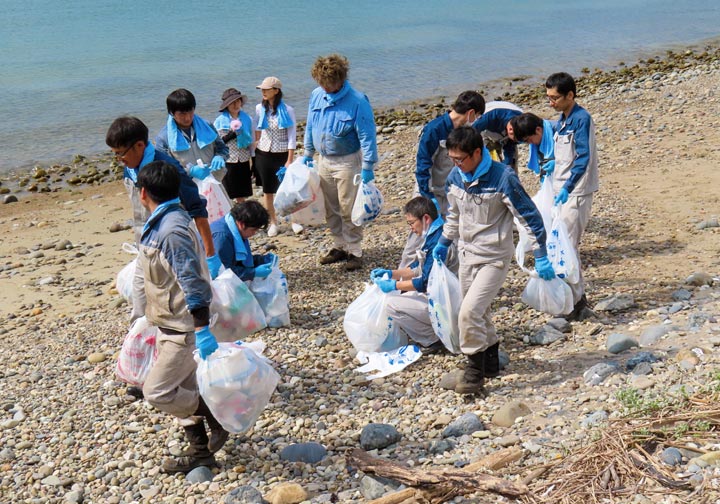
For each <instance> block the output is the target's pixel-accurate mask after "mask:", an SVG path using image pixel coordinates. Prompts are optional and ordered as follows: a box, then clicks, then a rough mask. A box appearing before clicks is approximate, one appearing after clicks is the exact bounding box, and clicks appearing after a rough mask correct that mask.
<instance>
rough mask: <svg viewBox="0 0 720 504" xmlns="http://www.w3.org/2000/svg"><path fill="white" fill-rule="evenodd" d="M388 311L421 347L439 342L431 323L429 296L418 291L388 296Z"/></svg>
mask: <svg viewBox="0 0 720 504" xmlns="http://www.w3.org/2000/svg"><path fill="white" fill-rule="evenodd" d="M387 310H388V316H389V317H391V318H392V319H393V321H394V322H395V323H396V324H397V326H398V327H399V328H400V329H402V331H403V332H404V333H405V334H407V335H408V338H410V339H411V340H413V341H415V342H416V343H418V344H419V345H422V346H424V347H427V346H430V345H432V344H433V343H435V342H436V341H438V337H437V336H436V335H435V331H434V330H433V328H432V323H431V322H430V312H429V311H428V297H427V294H425V293H422V292H417V291H409V292H403V293H402V294H400V293H393V294H392V295H390V296H388V299H387Z"/></svg>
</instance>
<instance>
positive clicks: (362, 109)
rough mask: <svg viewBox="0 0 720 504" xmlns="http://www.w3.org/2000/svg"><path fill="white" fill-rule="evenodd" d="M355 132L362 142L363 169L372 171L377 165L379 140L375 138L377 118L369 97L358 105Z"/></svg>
mask: <svg viewBox="0 0 720 504" xmlns="http://www.w3.org/2000/svg"><path fill="white" fill-rule="evenodd" d="M355 131H356V132H357V136H358V139H359V140H360V149H361V150H362V155H363V156H362V167H363V169H372V167H373V165H375V163H377V160H378V154H377V138H376V137H375V117H374V116H373V111H372V107H371V106H370V102H369V101H368V99H367V97H365V98H364V99H361V100H360V102H359V103H358V109H357V116H356V117H355Z"/></svg>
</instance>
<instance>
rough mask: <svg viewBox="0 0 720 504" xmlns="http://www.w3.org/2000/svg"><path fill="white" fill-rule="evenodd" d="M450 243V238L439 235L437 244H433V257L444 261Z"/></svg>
mask: <svg viewBox="0 0 720 504" xmlns="http://www.w3.org/2000/svg"><path fill="white" fill-rule="evenodd" d="M451 243H452V240H448V239H447V238H445V237H444V236H441V237H440V239H439V240H438V242H437V245H435V248H434V249H433V252H432V256H433V259H437V260H438V261H442V262H445V259H447V254H448V248H449V247H450V244H451Z"/></svg>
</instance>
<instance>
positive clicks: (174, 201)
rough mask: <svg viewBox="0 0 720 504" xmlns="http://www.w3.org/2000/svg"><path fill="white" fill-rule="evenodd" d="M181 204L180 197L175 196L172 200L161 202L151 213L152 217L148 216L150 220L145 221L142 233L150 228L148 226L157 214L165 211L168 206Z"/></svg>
mask: <svg viewBox="0 0 720 504" xmlns="http://www.w3.org/2000/svg"><path fill="white" fill-rule="evenodd" d="M173 205H174V206H179V205H180V198H173V199H171V200H167V201H165V202H163V203H160V204H159V205H158V206H157V207H156V208H155V210H153V213H151V214H150V217H148V220H147V221H145V225H144V226H143V230H142V234H145V231H147V230H148V227H149V225H150V222H152V220H153V217H154V216H156V215H157V214H159V213H161V212H164V211H165V209H166V208H167V207H170V206H173Z"/></svg>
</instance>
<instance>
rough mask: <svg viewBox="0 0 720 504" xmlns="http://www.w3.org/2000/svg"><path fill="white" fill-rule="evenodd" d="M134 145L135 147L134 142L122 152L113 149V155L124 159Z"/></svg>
mask: <svg viewBox="0 0 720 504" xmlns="http://www.w3.org/2000/svg"><path fill="white" fill-rule="evenodd" d="M133 147H135V144H132V145H131V146H130V147H128V148H127V149H125V150H124V151H122V152H115V151H113V156H115V159H122V158H124V157H125V154H127V153H128V152H130V151H131V150H132V148H133Z"/></svg>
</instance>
